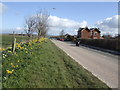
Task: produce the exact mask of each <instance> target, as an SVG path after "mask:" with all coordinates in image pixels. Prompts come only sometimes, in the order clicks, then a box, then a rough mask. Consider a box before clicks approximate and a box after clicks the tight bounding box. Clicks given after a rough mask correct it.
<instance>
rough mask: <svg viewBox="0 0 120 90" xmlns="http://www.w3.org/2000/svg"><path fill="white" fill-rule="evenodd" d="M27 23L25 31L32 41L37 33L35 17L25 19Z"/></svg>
mask: <svg viewBox="0 0 120 90" xmlns="http://www.w3.org/2000/svg"><path fill="white" fill-rule="evenodd" d="M25 23H26V25H25V28H24V30H25V32H26V34H27V36H28V38H29V39H30V38H31V36H32V34H33V32H34V31H35V24H36V22H35V18H34V17H33V16H30V17H28V18H26V19H25Z"/></svg>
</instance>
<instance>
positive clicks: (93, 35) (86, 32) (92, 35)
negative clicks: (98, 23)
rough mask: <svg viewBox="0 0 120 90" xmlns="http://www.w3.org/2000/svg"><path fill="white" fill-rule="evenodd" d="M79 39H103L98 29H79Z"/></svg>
mask: <svg viewBox="0 0 120 90" xmlns="http://www.w3.org/2000/svg"><path fill="white" fill-rule="evenodd" d="M77 37H78V38H81V39H101V36H100V31H99V29H98V28H91V29H89V28H88V27H85V28H79V30H78V33H77Z"/></svg>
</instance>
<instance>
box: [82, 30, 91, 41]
mask: <svg viewBox="0 0 120 90" xmlns="http://www.w3.org/2000/svg"><path fill="white" fill-rule="evenodd" d="M81 38H82V39H89V38H90V32H89V31H88V30H82V31H81Z"/></svg>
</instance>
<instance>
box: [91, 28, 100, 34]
mask: <svg viewBox="0 0 120 90" xmlns="http://www.w3.org/2000/svg"><path fill="white" fill-rule="evenodd" d="M92 30H95V31H97V32H98V33H100V30H99V28H93V29H92Z"/></svg>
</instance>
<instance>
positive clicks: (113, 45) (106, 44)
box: [81, 39, 120, 51]
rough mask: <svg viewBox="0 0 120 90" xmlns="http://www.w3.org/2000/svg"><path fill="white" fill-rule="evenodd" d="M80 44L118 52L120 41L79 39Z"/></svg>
mask: <svg viewBox="0 0 120 90" xmlns="http://www.w3.org/2000/svg"><path fill="white" fill-rule="evenodd" d="M81 43H82V44H86V45H91V46H95V47H100V48H104V49H109V50H115V51H120V39H81Z"/></svg>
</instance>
